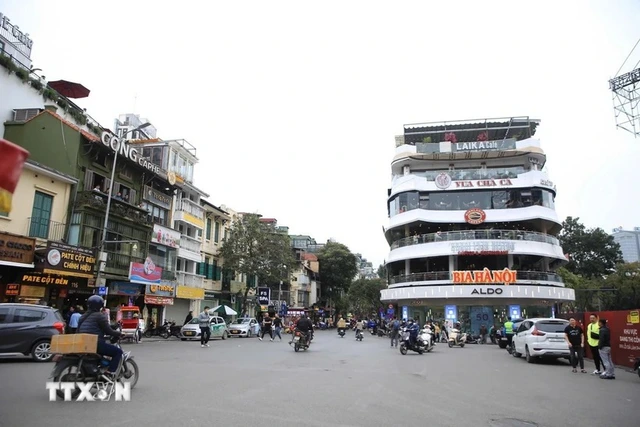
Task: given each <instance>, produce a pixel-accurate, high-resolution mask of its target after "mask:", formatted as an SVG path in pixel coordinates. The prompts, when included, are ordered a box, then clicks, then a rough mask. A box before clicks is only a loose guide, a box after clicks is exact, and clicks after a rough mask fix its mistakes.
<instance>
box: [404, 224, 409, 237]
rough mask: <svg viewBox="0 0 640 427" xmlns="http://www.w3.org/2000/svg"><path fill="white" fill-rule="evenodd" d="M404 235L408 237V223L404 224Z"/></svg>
mask: <svg viewBox="0 0 640 427" xmlns="http://www.w3.org/2000/svg"><path fill="white" fill-rule="evenodd" d="M404 237H409V225H408V224H407V225H405V226H404Z"/></svg>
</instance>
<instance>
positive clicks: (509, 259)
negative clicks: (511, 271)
mask: <svg viewBox="0 0 640 427" xmlns="http://www.w3.org/2000/svg"><path fill="white" fill-rule="evenodd" d="M507 267H508V268H511V267H513V254H509V255H507Z"/></svg>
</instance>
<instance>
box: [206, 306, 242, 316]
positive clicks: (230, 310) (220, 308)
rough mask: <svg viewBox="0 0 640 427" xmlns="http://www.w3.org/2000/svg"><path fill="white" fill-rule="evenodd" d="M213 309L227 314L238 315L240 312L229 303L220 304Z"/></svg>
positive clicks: (215, 311)
mask: <svg viewBox="0 0 640 427" xmlns="http://www.w3.org/2000/svg"><path fill="white" fill-rule="evenodd" d="M211 311H212V312H214V313H220V314H226V315H227V316H237V315H238V312H237V311H235V310H234V309H233V308H231V307H229V306H228V305H219V306H217V307H216V308H214V309H213V310H211Z"/></svg>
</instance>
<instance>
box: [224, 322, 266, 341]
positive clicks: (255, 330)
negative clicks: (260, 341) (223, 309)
mask: <svg viewBox="0 0 640 427" xmlns="http://www.w3.org/2000/svg"><path fill="white" fill-rule="evenodd" d="M228 329H229V336H230V337H246V338H251V337H252V336H254V335H256V336H257V335H258V334H259V333H260V323H259V322H258V321H257V320H256V319H255V318H253V317H243V318H241V319H238V320H236V321H235V322H232V323H230V324H229V326H228Z"/></svg>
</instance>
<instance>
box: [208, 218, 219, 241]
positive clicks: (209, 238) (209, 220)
mask: <svg viewBox="0 0 640 427" xmlns="http://www.w3.org/2000/svg"><path fill="white" fill-rule="evenodd" d="M211 222H212V221H211V218H207V226H206V230H205V238H206V239H207V240H211ZM216 241H217V240H216Z"/></svg>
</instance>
